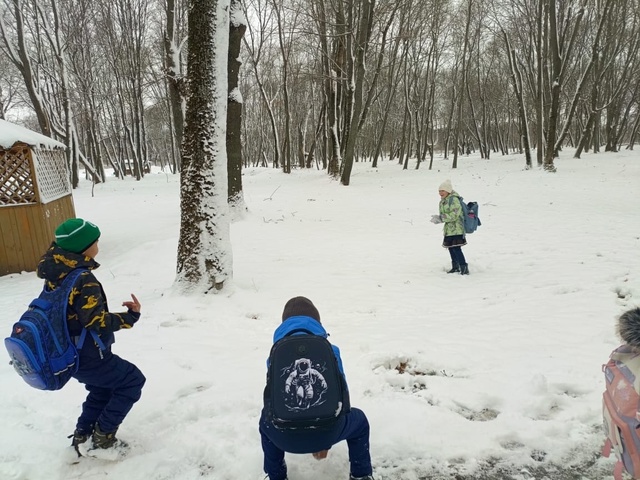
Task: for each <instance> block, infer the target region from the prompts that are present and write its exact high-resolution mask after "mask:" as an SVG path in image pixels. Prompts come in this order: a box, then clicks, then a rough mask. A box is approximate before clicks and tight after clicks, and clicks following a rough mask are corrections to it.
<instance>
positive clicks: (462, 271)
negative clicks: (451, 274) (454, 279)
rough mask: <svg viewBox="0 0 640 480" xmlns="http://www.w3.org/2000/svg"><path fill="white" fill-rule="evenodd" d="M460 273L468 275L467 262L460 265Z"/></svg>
mask: <svg viewBox="0 0 640 480" xmlns="http://www.w3.org/2000/svg"><path fill="white" fill-rule="evenodd" d="M460 275H469V264H468V263H463V264H462V265H460Z"/></svg>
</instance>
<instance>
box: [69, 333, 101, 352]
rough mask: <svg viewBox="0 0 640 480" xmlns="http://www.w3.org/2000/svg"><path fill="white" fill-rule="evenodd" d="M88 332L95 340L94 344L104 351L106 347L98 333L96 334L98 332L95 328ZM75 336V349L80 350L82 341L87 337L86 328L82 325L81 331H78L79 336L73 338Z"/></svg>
mask: <svg viewBox="0 0 640 480" xmlns="http://www.w3.org/2000/svg"><path fill="white" fill-rule="evenodd" d="M89 332H90V333H91V336H92V337H93V341H94V342H96V345H98V348H100V351H101V352H104V351H105V350H106V349H107V347H105V346H104V342H103V341H102V339H101V338H100V335H98V333H97V332H96V331H95V330H89ZM76 338H77V339H78V340H77V342H76V349H77V350H81V349H82V346H83V345H84V341H85V339H86V338H87V329H86V328H84V327H83V328H82V332H81V333H80V336H79V337H74V339H76ZM101 355H102V354H101Z"/></svg>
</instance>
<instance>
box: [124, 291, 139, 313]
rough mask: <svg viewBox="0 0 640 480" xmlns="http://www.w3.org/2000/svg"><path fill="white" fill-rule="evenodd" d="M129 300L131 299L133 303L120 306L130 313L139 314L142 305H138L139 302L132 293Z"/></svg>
mask: <svg viewBox="0 0 640 480" xmlns="http://www.w3.org/2000/svg"><path fill="white" fill-rule="evenodd" d="M131 298H132V299H133V302H122V306H123V307H127V309H128V310H131V311H132V312H138V313H140V308H142V305H140V301H139V300H138V299H137V298H136V296H135V295H134V294H133V293H132V294H131Z"/></svg>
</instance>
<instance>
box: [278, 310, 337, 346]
mask: <svg viewBox="0 0 640 480" xmlns="http://www.w3.org/2000/svg"><path fill="white" fill-rule="evenodd" d="M298 329H304V330H307V331H309V332H311V333H312V334H313V335H318V336H321V337H324V338H327V337H328V336H329V334H328V333H327V331H326V330H325V329H324V327H323V326H322V324H321V323H320V322H318V321H317V320H315V319H313V318H311V317H307V316H305V315H297V316H295V317H289V318H287V319H286V320H285V321H284V322H282V323H281V324H280V326H279V327H278V328H276V331H275V332H273V343H276V342H277V341H278V340H281V339H282V338H284V337H286V336H287V335H288V334H289V333H291V332H293V331H294V330H298Z"/></svg>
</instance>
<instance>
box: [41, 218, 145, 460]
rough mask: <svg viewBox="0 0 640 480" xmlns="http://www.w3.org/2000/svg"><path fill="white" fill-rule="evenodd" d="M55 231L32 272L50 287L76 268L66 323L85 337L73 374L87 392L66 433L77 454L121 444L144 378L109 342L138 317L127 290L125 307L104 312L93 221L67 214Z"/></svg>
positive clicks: (97, 233) (75, 333)
mask: <svg viewBox="0 0 640 480" xmlns="http://www.w3.org/2000/svg"><path fill="white" fill-rule="evenodd" d="M55 233H56V239H55V242H53V243H52V244H51V246H50V247H49V249H48V250H47V252H46V253H45V254H44V255H43V256H42V258H41V260H40V263H39V264H38V276H39V277H40V278H43V279H45V281H46V284H47V286H48V287H49V289H50V290H54V289H56V288H58V287H59V286H60V285H61V284H62V282H63V280H64V279H65V278H66V277H67V275H69V274H71V272H72V271H73V270H76V269H81V270H82V273H81V274H80V276H79V277H78V278H77V280H76V281H75V284H74V287H73V290H72V291H71V294H70V296H69V300H68V302H69V303H68V307H69V308H68V310H67V326H68V328H69V334H70V336H71V337H72V338H73V339H74V340H76V341H77V339H78V338H83V339H84V338H85V337H86V341H83V342H82V344H80V342H77V347H78V354H79V368H78V371H77V372H76V373H75V374H74V375H73V376H74V378H76V380H78V381H79V382H80V383H83V384H84V385H85V388H86V389H87V391H88V394H87V399H86V400H85V402H84V403H83V404H82V413H81V414H80V417H79V418H78V421H77V423H76V429H75V431H74V433H73V435H71V436H70V437H72V438H73V439H72V445H73V447H74V448H75V450H76V452H77V453H78V455H83V454H86V453H87V452H88V451H89V450H93V449H117V448H118V447H126V444H125V443H124V442H121V441H120V440H119V439H118V438H116V431H117V430H118V427H119V426H120V424H121V423H122V421H123V420H124V418H125V417H126V415H127V414H128V413H129V410H131V407H133V404H134V403H136V402H137V401H138V400H139V399H140V395H141V393H142V387H143V385H144V383H145V377H144V375H143V374H142V372H141V371H140V370H139V369H138V367H136V366H135V365H134V364H132V363H130V362H128V361H126V360H124V359H122V358H120V357H118V356H117V355H114V354H113V353H112V352H111V345H112V344H113V343H114V341H115V337H114V332H116V331H118V330H128V329H130V328H131V327H133V326H134V325H135V323H136V322H137V321H138V319H139V318H140V302H139V301H138V299H137V298H136V297H135V295H133V294H132V295H131V298H132V300H131V301H124V302H122V306H123V307H125V308H126V309H127V311H125V312H121V313H111V312H110V311H109V307H108V306H107V298H106V296H105V293H104V290H103V289H102V285H101V284H100V282H98V280H97V279H96V277H95V276H94V274H93V271H94V270H95V269H97V268H98V267H99V266H100V264H98V262H96V261H95V257H96V255H98V251H99V248H98V242H99V239H100V230H99V229H98V227H97V226H96V225H94V224H93V223H91V222H87V221H86V220H83V219H81V218H71V219H68V220H66V221H65V222H63V223H62V224H60V225H59V226H58V228H57V229H56V232H55ZM83 331H84V335H83ZM88 440H91V441H90V442H89V441H88Z"/></svg>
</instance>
